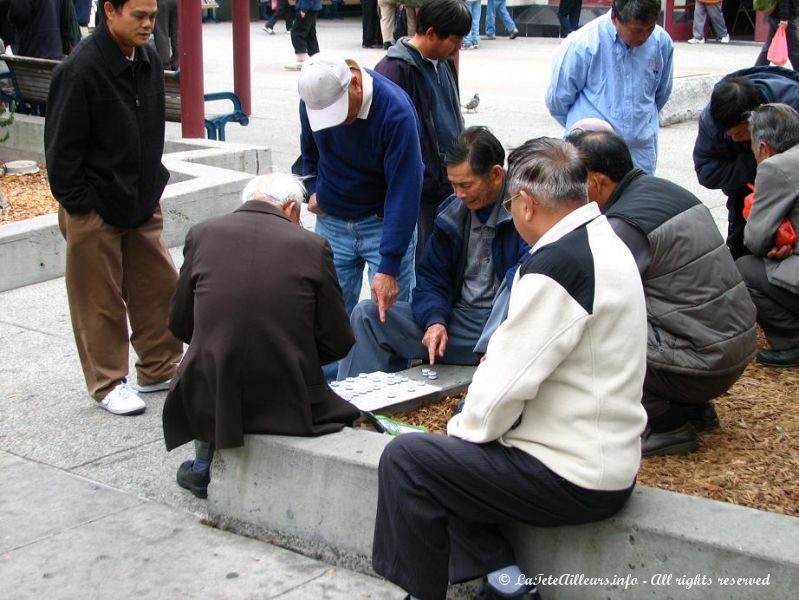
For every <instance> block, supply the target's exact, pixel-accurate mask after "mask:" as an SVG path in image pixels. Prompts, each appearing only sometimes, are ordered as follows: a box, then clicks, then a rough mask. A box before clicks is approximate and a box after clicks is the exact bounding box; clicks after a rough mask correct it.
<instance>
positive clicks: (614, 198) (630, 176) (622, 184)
mask: <svg viewBox="0 0 799 600" xmlns="http://www.w3.org/2000/svg"><path fill="white" fill-rule="evenodd" d="M641 175H646V171H644V170H643V169H638V168H634V169H633V170H632V171H630V172H629V173H627V175H625V176H624V177H622V178H621V181H619V183H617V184H616V189H614V190H613V194H612V195H611V196H610V198H608V201H607V202H606V203H605V207H604V208H603V209H602V212H603V213H604V212H607V211H608V209H609V208H610V207H611V206H613V205H614V204H616V202H618V201H619V198H621V197H622V194H624V190H626V189H627V187H628V186H629V185H630V184H631V183H632V182H633V181H634V180H636V179H638V178H639V177H641Z"/></svg>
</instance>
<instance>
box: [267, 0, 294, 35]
mask: <svg viewBox="0 0 799 600" xmlns="http://www.w3.org/2000/svg"><path fill="white" fill-rule="evenodd" d="M280 19H285V20H286V31H291V22H292V21H293V20H294V7H293V6H292V5H291V4H289V0H280V3H279V4H278V6H277V10H276V11H273V12H272V16H271V17H269V19H268V20H267V21H266V24H265V26H266V27H269V28H270V29H273V28H274V27H275V24H276V23H277V22H278V20H280Z"/></svg>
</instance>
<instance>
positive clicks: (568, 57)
mask: <svg viewBox="0 0 799 600" xmlns="http://www.w3.org/2000/svg"><path fill="white" fill-rule="evenodd" d="M673 54H674V46H673V44H672V41H671V38H670V37H669V34H668V33H666V31H665V30H664V29H663V28H662V27H660V26H659V25H657V26H655V30H654V31H653V32H652V35H650V36H649V38H648V39H647V40H646V42H644V44H643V45H641V46H639V47H637V48H630V47H629V46H627V44H625V43H624V41H623V40H622V39H621V38H620V37H619V35H618V33H617V32H616V27H615V25H614V24H613V22H612V21H611V20H610V11H608V12H607V14H605V15H602V16H601V17H598V18H597V19H594V20H593V21H591V22H590V23H587V24H586V25H584V26H583V27H582V28H581V29H578V30H577V31H575V32H574V33H572V34H571V35H569V36H568V37H567V38H566V39H565V40H564V41H563V43H562V44H561V46H560V50H559V52H558V55H557V56H556V57H555V60H554V63H553V65H552V78H551V80H550V82H549V88H548V89H547V93H546V104H547V108H548V109H549V112H550V114H551V115H552V116H553V117H555V119H557V121H558V122H559V123H560V124H561V125H563V126H564V127H565V128H566V131H569V130H570V129H571V127H572V125H573V124H574V123H576V122H577V121H579V120H580V119H584V118H586V117H596V118H599V119H603V120H605V121H607V122H608V123H610V124H611V125H612V126H613V129H614V130H615V131H616V133H618V134H619V135H620V136H621V137H622V138H624V141H625V142H627V145H628V146H629V147H630V153H631V154H632V157H633V162H634V163H635V166H637V167H640V168H641V169H643V170H644V171H646V172H647V173H650V174H651V173H654V171H655V165H656V164H657V151H658V126H659V125H658V111H660V109H661V108H663V105H664V104H666V100H668V99H669V96H670V95H671V85H672V57H673Z"/></svg>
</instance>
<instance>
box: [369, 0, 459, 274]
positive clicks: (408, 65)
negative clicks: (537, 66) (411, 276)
mask: <svg viewBox="0 0 799 600" xmlns="http://www.w3.org/2000/svg"><path fill="white" fill-rule="evenodd" d="M471 23H472V17H471V13H470V12H469V9H468V8H466V6H465V5H464V3H463V2H461V0H429V2H426V3H425V4H423V5H422V7H421V8H420V9H419V12H418V15H417V20H416V31H415V32H413V35H412V37H409V38H407V37H406V38H401V39H399V40H397V43H396V44H394V45H393V46H392V47H391V48H389V50H388V52H387V53H386V56H385V57H384V58H383V59H382V60H381V61H380V62H379V63H377V65H376V66H375V71H377V72H378V73H380V74H381V75H385V76H386V77H388V78H389V79H390V80H391V81H393V82H394V83H396V84H397V85H398V86H400V87H401V88H402V89H403V90H405V91H406V92H407V93H408V96H410V98H411V101H412V102H413V105H414V107H415V108H416V112H417V114H418V115H419V122H420V123H421V125H422V130H421V132H422V136H421V142H422V160H423V161H424V165H425V169H424V179H423V183H422V201H421V205H420V206H419V220H418V225H419V229H418V238H417V244H416V264H417V265H418V264H419V261H420V260H421V257H422V252H423V250H424V246H425V243H426V242H427V238H429V237H430V234H431V233H432V231H433V220H434V219H435V216H436V209H437V208H438V207H439V205H440V204H441V203H442V202H443V201H444V200H445V199H446V197H447V196H449V195H450V194H451V193H452V186H451V185H450V184H449V181H448V180H447V173H446V169H445V167H444V155H445V154H446V153H447V151H448V150H449V148H450V146H451V145H452V142H454V141H455V139H456V138H457V137H458V135H459V134H460V132H461V131H463V116H462V115H461V104H460V96H459V95H458V79H457V72H456V70H455V63H454V61H453V60H452V55H453V54H454V53H455V51H456V50H457V49H458V48H460V47H461V42H462V41H463V36H465V35H466V34H467V33H469V30H470V29H471Z"/></svg>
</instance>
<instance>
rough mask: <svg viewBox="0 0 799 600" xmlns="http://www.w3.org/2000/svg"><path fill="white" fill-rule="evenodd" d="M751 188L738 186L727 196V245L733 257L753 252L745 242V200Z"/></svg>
mask: <svg viewBox="0 0 799 600" xmlns="http://www.w3.org/2000/svg"><path fill="white" fill-rule="evenodd" d="M750 192H751V190H750V189H749V188H748V187H747V186H743V187H740V188H738V189H737V190H735V191H733V192H731V193H730V194H729V195H728V196H727V240H726V243H727V247H728V248H729V249H730V254H732V257H733V259H737V258H740V257H741V256H746V255H747V254H751V252H750V251H749V248H747V247H746V245H745V244H744V227H745V226H746V219H744V213H743V211H744V200H745V199H746V196H747V195H749V193H750Z"/></svg>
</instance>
